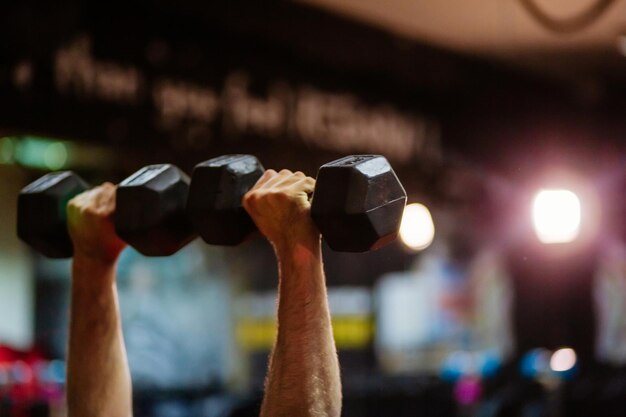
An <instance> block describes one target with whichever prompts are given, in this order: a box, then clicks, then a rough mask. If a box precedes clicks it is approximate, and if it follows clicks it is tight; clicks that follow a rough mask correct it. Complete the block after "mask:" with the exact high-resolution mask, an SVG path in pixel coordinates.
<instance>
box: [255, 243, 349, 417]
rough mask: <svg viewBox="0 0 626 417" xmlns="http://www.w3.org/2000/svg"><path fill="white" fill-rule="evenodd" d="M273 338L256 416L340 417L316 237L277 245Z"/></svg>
mask: <svg viewBox="0 0 626 417" xmlns="http://www.w3.org/2000/svg"><path fill="white" fill-rule="evenodd" d="M275 248H276V254H277V257H278V260H279V298H278V335H277V339H276V344H275V346H274V350H273V352H272V356H271V358H270V366H269V374H268V379H267V382H266V394H265V399H264V401H263V407H262V410H261V416H263V417H270V416H271V417H279V416H292V417H293V416H315V417H321V416H339V415H340V413H341V381H340V374H339V363H338V360H337V352H336V348H335V343H334V339H333V334H332V326H331V321H330V313H329V309H328V301H327V294H326V283H325V278H324V272H323V269H322V262H321V248H320V241H319V237H317V238H316V239H311V240H310V242H301V243H299V244H297V245H295V246H293V245H290V244H285V245H277V246H275Z"/></svg>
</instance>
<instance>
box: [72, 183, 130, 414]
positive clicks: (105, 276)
mask: <svg viewBox="0 0 626 417" xmlns="http://www.w3.org/2000/svg"><path fill="white" fill-rule="evenodd" d="M114 210H115V186H114V185H112V184H110V183H105V184H103V185H102V186H99V187H96V188H94V189H92V190H89V191H86V192H84V193H82V194H80V195H78V196H76V197H75V198H74V199H72V200H71V201H70V202H69V204H68V206H67V214H68V229H69V233H70V236H71V238H72V241H73V243H74V259H73V262H72V298H71V309H70V340H69V352H68V375H67V401H68V415H69V417H83V416H84V417H88V416H89V417H98V416H107V417H127V416H131V415H132V388H131V381H130V372H129V369H128V361H127V358H126V351H125V348H124V339H123V337H122V328H121V321H120V313H119V305H118V300H117V290H116V273H115V271H116V266H117V259H118V257H119V254H120V253H121V251H122V250H123V249H124V247H125V243H124V242H122V240H120V238H119V237H118V236H117V235H116V234H115V231H114V227H113V222H112V215H113V212H114Z"/></svg>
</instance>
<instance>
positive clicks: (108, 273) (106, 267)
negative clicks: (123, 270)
mask: <svg viewBox="0 0 626 417" xmlns="http://www.w3.org/2000/svg"><path fill="white" fill-rule="evenodd" d="M116 268H117V258H115V259H106V258H101V257H95V256H90V255H87V254H82V253H75V254H74V258H73V260H72V284H73V285H74V286H75V287H76V288H77V289H81V288H101V287H102V286H103V285H105V286H108V285H111V284H113V283H115V269H116Z"/></svg>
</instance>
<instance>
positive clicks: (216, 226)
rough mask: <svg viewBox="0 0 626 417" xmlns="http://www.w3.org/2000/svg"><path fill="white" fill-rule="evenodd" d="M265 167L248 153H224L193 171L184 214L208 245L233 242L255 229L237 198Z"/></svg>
mask: <svg viewBox="0 0 626 417" xmlns="http://www.w3.org/2000/svg"><path fill="white" fill-rule="evenodd" d="M264 171H265V169H264V168H263V165H261V163H260V162H259V160H258V159H257V158H256V157H254V156H252V155H224V156H220V157H218V158H213V159H210V160H208V161H205V162H201V163H199V164H198V165H196V167H195V168H194V170H193V174H192V176H191V186H190V189H189V201H188V202H187V215H188V216H189V219H190V220H191V222H192V223H193V225H194V227H195V228H196V230H197V231H198V233H199V234H200V236H201V237H202V239H203V240H204V241H205V242H206V243H209V244H212V245H230V246H232V245H237V244H239V243H241V242H243V241H244V240H246V238H248V236H250V235H251V234H252V233H253V232H255V231H256V226H255V225H254V222H253V221H252V219H251V218H250V216H248V213H247V212H246V211H245V209H244V208H243V206H242V203H241V199H242V197H243V196H244V194H245V193H246V192H248V190H250V189H251V188H252V187H253V186H254V184H256V182H257V180H258V179H259V178H260V177H261V175H263V172H264Z"/></svg>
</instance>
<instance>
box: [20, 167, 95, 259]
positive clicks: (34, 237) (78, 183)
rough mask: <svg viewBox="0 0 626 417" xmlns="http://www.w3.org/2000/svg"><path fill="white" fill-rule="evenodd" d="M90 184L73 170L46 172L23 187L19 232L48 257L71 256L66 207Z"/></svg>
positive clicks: (28, 242)
mask: <svg viewBox="0 0 626 417" xmlns="http://www.w3.org/2000/svg"><path fill="white" fill-rule="evenodd" d="M88 188H89V185H88V184H87V183H86V182H85V181H84V180H83V179H82V178H80V177H79V176H78V175H76V174H75V173H73V172H71V171H61V172H52V173H50V174H46V175H44V176H43V177H41V178H39V179H38V180H36V181H34V182H32V183H30V184H29V185H27V186H26V187H24V188H23V189H22V191H20V194H19V195H18V197H17V236H18V237H19V238H20V239H22V240H23V241H24V242H26V243H27V244H28V245H30V246H31V247H33V248H34V249H35V250H37V251H38V252H40V253H41V254H43V255H45V256H47V257H49V258H69V257H71V256H72V253H73V246H72V241H71V239H70V235H69V233H68V232H67V215H66V210H65V207H66V206H67V202H68V201H69V200H71V199H72V198H73V197H74V196H75V195H77V194H80V193H82V192H83V191H85V190H87V189H88Z"/></svg>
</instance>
